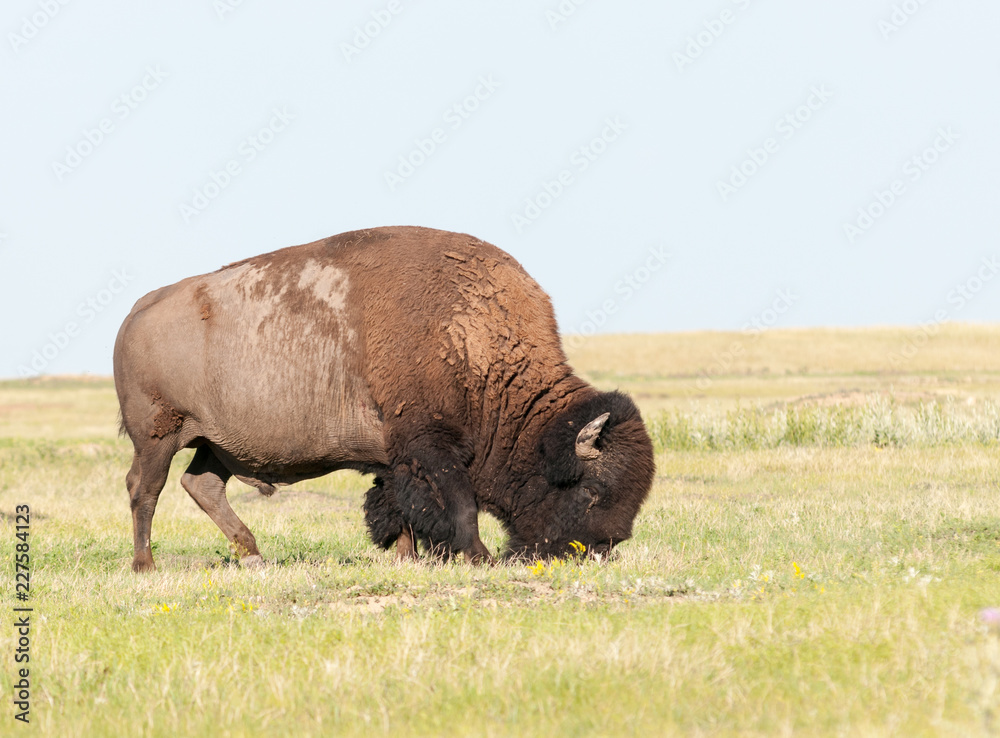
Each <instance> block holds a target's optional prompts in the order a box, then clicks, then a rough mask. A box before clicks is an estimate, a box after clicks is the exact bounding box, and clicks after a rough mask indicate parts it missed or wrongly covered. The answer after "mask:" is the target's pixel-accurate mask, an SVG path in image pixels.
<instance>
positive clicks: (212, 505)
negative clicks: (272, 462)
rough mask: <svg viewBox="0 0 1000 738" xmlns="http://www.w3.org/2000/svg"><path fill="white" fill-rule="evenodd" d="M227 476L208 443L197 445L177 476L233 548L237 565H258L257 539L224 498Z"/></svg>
mask: <svg viewBox="0 0 1000 738" xmlns="http://www.w3.org/2000/svg"><path fill="white" fill-rule="evenodd" d="M230 476H232V474H231V473H230V471H229V470H228V469H226V467H225V466H223V465H222V462H221V461H219V459H218V458H217V457H216V456H215V454H213V453H212V451H211V449H210V448H209V447H208V446H201V447H199V448H198V450H197V451H196V452H195V454H194V458H193V459H192V460H191V465H190V466H189V467H188V468H187V471H186V472H184V475H183V476H182V477H181V485H182V486H183V487H184V489H186V490H187V491H188V494H189V495H191V497H192V499H194V501H195V502H197V503H198V507H200V508H201V509H202V510H204V511H205V512H206V513H208V517H210V518H211V519H212V520H213V521H214V522H215V524H216V525H217V526H219V529H220V530H221V531H222V532H223V533H224V534H225V535H226V538H228V539H229V541H230V542H231V543H232V544H233V546H234V547H235V548H236V554H237V556H239V557H240V564H241V565H243V566H260V565H262V564H263V563H264V560H263V559H262V558H261V555H260V551H258V550H257V539H255V538H254V536H253V533H251V532H250V529H249V528H247V527H246V525H244V524H243V521H242V520H240V519H239V517H237V515H236V513H234V512H233V508H231V507H230V506H229V500H227V499H226V482H227V481H228V480H229V477H230Z"/></svg>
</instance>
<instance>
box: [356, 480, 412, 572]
mask: <svg viewBox="0 0 1000 738" xmlns="http://www.w3.org/2000/svg"><path fill="white" fill-rule="evenodd" d="M386 479H389V480H390V481H389V483H388V484H387V483H386ZM391 480H392V472H391V470H388V469H386V470H385V473H382V474H379V475H378V476H376V477H375V484H374V486H373V487H372V488H371V489H369V490H368V491H367V492H366V493H365V506H364V510H365V525H367V526H368V535H369V536H370V537H371V539H372V542H373V543H374V544H375V545H376V546H381V547H382V548H384V549H389V548H391V547H392V544H394V543H395V544H396V558H397V559H399V560H400V561H404V560H407V559H415V558H417V540H416V538H415V537H414V535H413V529H412V528H411V527H410V526H409V525H407V524H406V523H405V522H403V512H402V511H401V510H400V509H399V501H398V500H397V499H396V492H395V490H394V489H393V486H392V483H391Z"/></svg>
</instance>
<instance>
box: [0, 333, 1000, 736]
mask: <svg viewBox="0 0 1000 738" xmlns="http://www.w3.org/2000/svg"><path fill="white" fill-rule="evenodd" d="M919 335H920V332H919V331H915V330H912V329H911V330H906V329H868V330H836V331H832V330H830V331H827V330H810V331H772V332H768V333H765V334H762V335H759V336H747V335H742V334H682V335H670V336H653V337H641V336H608V337H596V338H592V339H588V340H587V341H584V342H581V343H580V344H579V345H578V346H577V347H576V348H575V349H574V350H573V351H572V353H571V361H572V363H573V364H574V365H575V366H577V367H578V368H579V369H580V370H581V371H582V372H583V373H584V374H585V375H586V376H587V377H588V378H590V379H591V380H592V381H594V382H595V383H596V384H598V385H599V386H601V387H603V388H613V387H620V388H622V389H624V390H627V391H629V392H631V393H633V395H634V396H635V397H636V398H637V400H638V402H639V403H640V406H641V407H642V409H643V411H644V414H645V416H646V418H647V421H648V423H649V425H650V428H651V431H652V433H653V436H654V439H655V441H656V444H657V449H658V452H657V477H656V482H655V486H654V489H653V492H652V495H651V498H650V500H649V502H648V503H647V504H646V506H645V507H644V509H643V511H642V513H641V514H640V517H639V519H638V520H637V523H636V530H635V537H634V539H633V540H631V541H628V542H627V543H625V544H623V545H622V546H620V547H619V549H618V555H617V556H616V557H614V558H613V559H612V560H611V561H607V562H603V563H597V562H594V561H565V562H553V563H549V564H537V565H533V566H526V565H501V566H497V567H492V568H471V567H468V566H466V565H464V564H462V563H461V562H457V563H452V564H446V565H442V564H435V563H421V564H400V563H397V562H395V561H394V560H393V558H392V556H391V555H390V554H387V553H384V552H381V551H378V550H376V549H374V548H373V547H372V546H371V545H370V544H369V543H368V542H367V541H366V539H365V535H364V526H363V523H362V519H361V511H360V504H361V495H362V494H363V491H364V489H366V487H367V485H366V481H367V480H365V479H363V478H362V477H359V476H358V475H354V474H349V473H343V474H334V475H330V476H329V477H326V478H323V479H320V480H314V481H312V482H308V483H302V484H299V485H296V486H295V487H292V488H289V489H287V490H284V491H282V492H280V493H279V494H277V495H275V496H274V497H273V498H270V499H268V498H263V497H261V496H259V495H258V494H257V493H256V492H255V491H253V490H251V489H250V488H248V487H243V486H242V485H239V484H238V483H236V482H232V483H231V485H230V493H229V494H230V499H231V500H232V503H233V507H234V509H235V510H236V511H237V513H238V514H239V515H240V516H241V517H242V518H243V519H244V520H245V521H246V522H247V524H248V525H249V526H250V527H251V529H252V530H253V531H254V532H255V533H256V535H257V540H258V542H259V543H260V546H261V550H262V552H263V553H264V556H265V558H267V559H268V560H269V565H268V566H267V567H266V568H264V569H262V570H243V569H240V568H239V567H238V566H235V565H234V564H233V555H232V553H231V552H230V550H229V548H228V545H227V543H226V540H225V538H224V537H223V536H222V534H221V533H220V532H219V531H218V529H217V528H215V526H214V524H213V523H212V522H211V521H210V520H209V519H208V518H207V516H205V515H204V513H202V512H201V511H200V510H198V509H197V507H196V506H195V504H194V503H193V502H192V501H191V500H190V499H189V498H188V497H187V495H186V493H185V492H184V491H183V490H182V489H181V487H180V485H179V483H178V481H177V480H178V476H179V474H180V472H181V471H182V469H183V466H184V464H185V461H186V459H188V458H189V457H190V454H189V453H186V454H181V455H180V456H179V457H178V459H177V460H176V462H175V464H174V467H173V471H172V473H171V477H170V480H169V481H168V483H167V487H166V489H165V491H164V493H163V495H162V496H161V498H160V504H159V508H158V511H157V515H156V518H155V520H154V526H153V537H154V555H155V556H156V559H157V563H158V565H159V571H158V572H156V573H155V574H152V575H149V576H135V575H133V574H132V573H131V571H130V570H129V564H130V562H131V522H130V515H129V512H128V504H127V498H126V494H125V491H124V482H123V480H124V475H125V472H126V471H127V469H128V465H129V461H130V449H129V446H128V443H127V441H124V440H122V439H120V438H118V437H117V436H116V427H115V412H116V405H115V399H114V391H113V387H112V384H111V383H110V381H109V380H107V379H102V378H93V379H55V380H35V381H27V382H25V381H18V382H6V383H0V576H2V577H3V582H4V585H3V592H4V596H3V602H4V609H5V610H6V614H5V615H4V616H3V622H5V623H10V622H12V619H13V617H12V616H13V613H12V611H11V608H12V607H13V606H14V600H13V582H14V567H13V555H14V544H15V543H16V541H15V539H14V532H15V531H14V526H13V513H14V509H15V506H16V505H18V504H29V505H30V506H31V510H32V524H31V525H32V527H31V553H32V562H33V563H32V567H33V571H32V595H31V600H30V602H29V604H30V605H31V606H32V607H33V608H34V611H33V613H32V631H31V663H30V666H31V689H32V697H31V719H32V724H31V726H30V727H25V726H21V725H20V724H17V723H15V722H14V720H13V714H14V708H13V705H12V704H11V702H10V700H9V699H6V698H5V699H4V700H3V704H4V705H5V707H3V708H2V710H3V713H4V714H2V715H0V721H2V724H3V725H4V726H5V727H4V728H3V731H2V732H3V734H17V733H20V732H23V733H25V734H27V733H29V732H30V733H32V734H38V735H66V736H74V735H81V736H110V735H196V736H200V735H212V736H216V735H219V736H224V735H249V734H254V735H302V736H309V735H371V734H377V735H380V734H389V733H401V734H406V735H414V736H422V735H428V736H429V735H443V734H447V735H456V736H458V735H469V736H508V735H509V736H521V735H556V736H561V735H566V736H580V735H643V736H654V735H655V736H660V735H667V736H669V735H694V736H715V735H745V736H772V735H849V736H896V735H907V736H923V735H993V734H995V733H996V732H1000V725H998V724H997V722H996V721H997V720H998V718H1000V713H998V709H1000V631H998V630H997V629H996V628H995V626H993V625H991V624H990V623H989V622H987V621H985V620H984V619H983V617H982V616H981V613H982V611H983V610H984V609H985V608H989V607H993V606H998V605H1000V506H998V493H997V491H998V483H1000V468H998V463H997V456H998V452H1000V447H998V444H1000V441H998V440H997V439H998V421H997V418H998V413H997V410H996V406H995V405H994V400H1000V327H992V326H946V327H943V328H941V329H940V330H939V331H938V332H937V333H936V335H934V336H932V337H930V338H929V339H926V340H921V339H918V338H917V336H919ZM574 343H576V342H574ZM737 344H738V345H739V350H734V346H736V345H737ZM907 346H913V347H914V349H915V350H910V351H905V350H906V347H907ZM904 351H905V354H904ZM727 352H728V353H729V355H728V356H727ZM906 354H909V355H908V356H907V355H906ZM483 524H484V526H485V535H484V538H485V540H486V542H487V544H488V545H489V546H490V547H491V548H493V549H494V550H496V549H497V548H499V546H500V545H501V543H502V541H501V536H500V532H499V530H498V528H497V526H496V525H495V524H492V523H491V522H490V521H489V520H488V519H486V518H484V520H483ZM15 644H16V637H15V633H14V631H13V628H12V627H11V626H10V625H9V624H8V625H2V626H0V659H2V661H3V663H4V664H5V667H4V668H3V669H2V670H0V688H2V692H3V694H4V695H10V694H11V693H12V688H13V681H14V680H13V679H12V676H13V666H14V664H13V660H12V655H13V653H14V649H15ZM6 726H12V727H11V728H10V729H8V728H7V727H6Z"/></svg>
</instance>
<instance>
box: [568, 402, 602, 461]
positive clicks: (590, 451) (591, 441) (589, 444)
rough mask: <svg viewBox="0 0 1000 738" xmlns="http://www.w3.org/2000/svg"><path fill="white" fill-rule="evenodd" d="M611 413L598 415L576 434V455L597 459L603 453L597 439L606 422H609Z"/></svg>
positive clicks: (585, 458)
mask: <svg viewBox="0 0 1000 738" xmlns="http://www.w3.org/2000/svg"><path fill="white" fill-rule="evenodd" d="M610 416H611V413H604V414H603V415H598V416H597V417H596V418H594V419H593V420H591V421H590V422H589V423H587V424H586V425H585V426H583V429H582V430H581V431H580V432H579V433H578V434H577V436H576V455H577V457H578V458H580V459H584V460H586V461H589V460H592V459H596V458H597V457H598V456H600V455H601V450H600V449H599V448H597V446H596V444H597V439H598V438H600V436H601V431H602V430H603V429H604V424H605V423H607V422H608V418H609V417H610Z"/></svg>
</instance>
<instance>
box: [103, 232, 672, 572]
mask: <svg viewBox="0 0 1000 738" xmlns="http://www.w3.org/2000/svg"><path fill="white" fill-rule="evenodd" d="M114 369H115V387H116V389H117V392H118V399H119V403H120V405H121V416H122V429H123V431H124V432H125V433H127V434H128V435H129V437H130V438H131V439H132V443H133V445H134V447H135V457H134V459H133V461H132V468H131V469H130V470H129V473H128V476H127V479H126V483H127V486H128V492H129V496H130V498H131V503H132V524H133V531H134V536H135V558H134V559H133V561H132V568H133V569H134V570H136V571H143V570H147V569H152V568H154V567H153V556H152V551H151V549H150V528H151V524H152V519H153V512H154V510H155V509H156V501H157V498H158V497H159V494H160V491H161V490H162V488H163V485H164V482H165V481H166V478H167V471H168V469H169V466H170V461H171V459H172V458H173V456H174V455H175V454H176V453H177V452H178V451H179V450H180V449H182V448H195V449H197V450H196V452H195V454H194V459H193V460H192V461H191V465H190V466H189V467H188V469H187V471H186V472H185V473H184V475H183V476H182V477H181V484H182V485H183V486H184V488H185V489H186V490H187V491H188V493H190V495H191V497H193V498H194V500H195V502H197V503H198V505H199V506H200V507H201V508H202V509H203V510H204V511H205V512H206V513H208V515H209V516H210V517H211V518H212V520H214V521H215V523H216V524H217V525H218V526H219V528H221V529H222V532H223V533H225V534H226V537H227V538H228V539H229V540H230V541H231V542H232V543H233V545H234V546H235V548H236V551H237V552H238V554H239V555H240V556H241V559H242V563H245V564H246V563H260V562H261V557H260V552H259V551H258V549H257V543H256V541H255V540H254V537H253V534H252V533H251V532H250V531H249V530H248V529H247V527H246V526H245V525H244V524H243V522H242V521H241V520H240V519H239V518H238V517H237V516H236V514H235V513H234V512H233V510H232V508H231V507H230V506H229V503H228V501H227V500H226V481H227V480H228V479H229V478H230V477H231V476H235V477H236V478H237V479H239V480H241V481H243V482H245V483H246V484H249V485H252V486H254V487H256V488H257V489H258V490H260V491H261V492H263V493H264V494H265V495H270V494H272V493H273V492H274V491H275V487H276V486H281V485H287V484H292V483H293V482H297V481H299V480H302V479H309V478H311V477H318V476H322V475H324V474H327V473H329V472H332V471H334V470H337V469H355V470H357V471H359V472H362V473H370V474H374V475H375V486H374V487H373V488H372V489H371V490H369V491H368V493H367V496H366V499H365V516H366V521H367V524H368V527H369V531H370V533H371V536H372V539H373V540H374V541H375V543H377V544H379V545H381V546H383V547H385V548H388V547H390V546H391V545H392V544H393V543H396V544H397V551H398V552H399V555H400V556H415V555H416V550H417V549H416V547H417V542H422V543H423V544H424V546H425V547H426V548H427V549H428V550H432V551H436V552H438V553H440V554H442V555H444V556H448V555H451V554H453V553H458V552H461V553H463V554H464V555H465V557H466V558H467V559H469V560H472V561H480V560H489V559H491V557H490V553H489V551H488V550H487V549H486V547H485V546H484V545H483V543H482V541H481V540H480V538H479V528H478V522H477V515H478V513H479V511H480V510H485V511H487V512H489V513H491V514H492V515H495V516H496V517H497V518H498V519H499V520H500V521H501V522H502V524H503V526H504V528H505V529H506V531H507V533H508V535H509V542H508V548H507V552H506V553H507V555H524V556H552V555H562V554H564V553H568V552H569V551H570V550H571V546H570V544H571V542H574V541H578V542H580V543H582V544H584V545H585V546H587V547H588V549H589V550H590V551H593V552H601V553H605V552H607V551H609V550H610V549H611V547H612V546H614V545H615V544H617V543H619V542H620V541H623V540H625V539H626V538H628V537H629V536H630V535H631V534H632V521H633V520H634V518H635V516H636V513H637V512H638V511H639V507H640V505H641V504H642V502H643V500H644V499H645V498H646V495H647V494H648V492H649V489H650V486H651V484H652V479H653V451H652V445H651V444H650V440H649V436H648V434H647V433H646V429H645V427H644V426H643V423H642V419H641V417H640V416H639V411H638V410H637V409H636V407H635V405H634V404H633V403H632V401H631V400H630V399H629V398H628V397H627V396H625V395H622V394H619V393H617V392H610V393H604V392H599V391H597V390H596V389H594V388H593V387H591V386H590V385H588V384H587V383H586V382H584V381H583V380H581V379H580V378H579V377H577V376H575V375H574V374H573V371H572V370H571V369H570V367H569V366H568V365H567V364H566V356H565V355H564V354H563V351H562V348H561V346H560V342H559V336H558V334H557V332H556V322H555V317H554V315H553V312H552V306H551V303H550V302H549V299H548V296H547V295H546V294H545V292H543V291H542V289H541V288H540V287H539V286H538V285H537V284H536V283H535V281H534V280H532V279H531V277H529V276H528V275H527V273H526V272H525V271H524V269H523V268H522V267H521V266H520V264H518V263H517V262H516V261H515V260H514V259H513V258H511V257H510V256H509V255H508V254H506V253H504V252H503V251H501V250H500V249H498V248H496V247H494V246H491V245H490V244H488V243H484V242H483V241H480V240H478V239H476V238H473V237H471V236H467V235H461V234H457V233H448V232H444V231H436V230H430V229H426V228H408V227H398V228H376V229H372V230H365V231H355V232H352V233H344V234H341V235H339V236H333V237H332V238H327V239H324V240H322V241H316V242H315V243H310V244H306V245H304V246H293V247H291V248H286V249H282V250H280V251H275V252H273V253H270V254H264V255H262V256H256V257H253V258H251V259H246V260H245V261H240V262H236V263H235V264H230V265H229V266H226V267H223V268H222V269H220V270H218V271H216V272H212V273H211V274H206V275H203V276H199V277H191V278H189V279H185V280H183V281H181V282H178V283H177V284H174V285H171V286H169V287H164V288H162V289H159V290H156V291H155V292H151V293H150V294H148V295H146V296H145V297H143V298H142V299H141V300H139V301H138V302H137V303H136V305H135V307H134V308H133V309H132V312H131V313H130V314H129V316H128V317H127V318H126V319H125V322H124V323H123V324H122V327H121V330H120V331H119V333H118V339H117V341H116V343H115V355H114ZM577 548H578V547H577Z"/></svg>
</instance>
